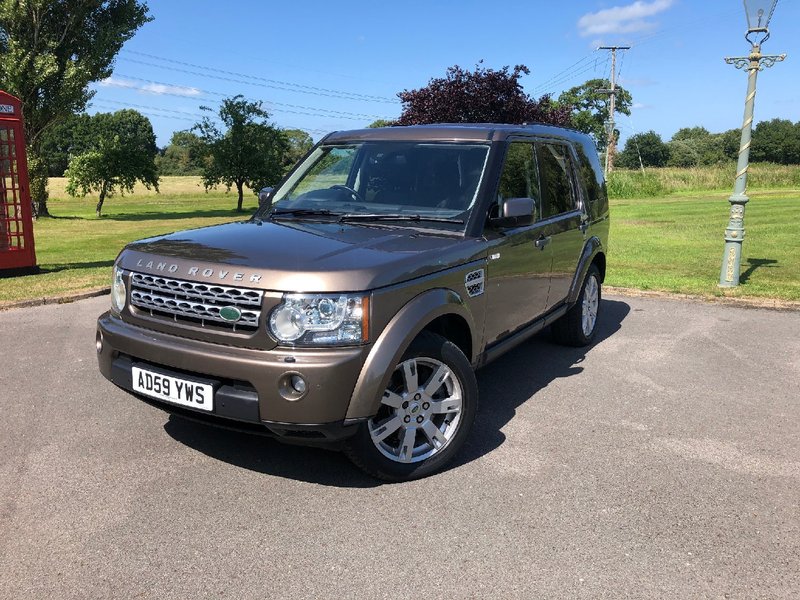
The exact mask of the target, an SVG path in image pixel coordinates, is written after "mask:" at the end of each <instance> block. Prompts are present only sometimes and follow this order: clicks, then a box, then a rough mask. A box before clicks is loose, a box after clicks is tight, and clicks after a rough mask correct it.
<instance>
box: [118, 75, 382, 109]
mask: <svg viewBox="0 0 800 600" xmlns="http://www.w3.org/2000/svg"><path fill="white" fill-rule="evenodd" d="M118 75H119V77H120V78H122V79H127V80H131V81H140V82H142V83H147V84H150V85H155V86H161V87H163V88H167V89H168V88H176V89H177V88H187V86H184V85H180V84H177V83H165V82H163V81H154V80H152V79H143V78H141V77H134V76H132V75H126V74H124V73H118ZM110 85H112V86H117V87H123V88H129V89H135V90H141V91H144V92H150V93H154V94H156V95H164V96H176V97H178V98H190V99H195V100H199V101H201V102H216V101H215V100H212V99H210V98H202V97H200V96H196V95H190V94H181V93H178V92H169V91H166V89H164V90H159V91H154V90H152V89H148V88H146V87H140V86H133V85H125V84H124V82H121V81H116V82H113V83H111V84H110ZM188 89H192V90H196V91H197V92H198V94H206V95H212V96H219V97H221V98H230V97H231V96H233V94H224V93H222V92H214V91H210V90H203V89H200V88H197V87H190V88H188ZM245 100H249V101H251V102H258V101H259V100H258V99H256V98H247V97H245ZM264 103H265V104H273V105H277V106H287V107H290V108H296V109H302V110H307V111H314V112H312V113H307V112H302V113H298V112H296V111H281V109H275V110H276V111H278V112H294V113H295V114H304V115H310V116H321V117H324V116H331V117H340V118H345V119H352V120H359V121H361V120H364V119H385V118H386V116H385V115H375V114H368V113H355V112H349V111H342V110H332V109H328V108H318V107H315V106H302V105H299V104H288V103H285V102H276V101H274V100H264ZM318 113H329V114H318Z"/></svg>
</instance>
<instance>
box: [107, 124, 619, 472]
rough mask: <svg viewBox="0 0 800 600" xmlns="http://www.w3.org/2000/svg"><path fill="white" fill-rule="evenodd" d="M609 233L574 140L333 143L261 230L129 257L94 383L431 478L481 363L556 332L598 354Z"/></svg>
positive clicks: (423, 138)
mask: <svg viewBox="0 0 800 600" xmlns="http://www.w3.org/2000/svg"><path fill="white" fill-rule="evenodd" d="M608 228H609V213H608V200H607V197H606V190H605V182H604V180H603V175H602V172H601V169H600V164H599V161H598V159H597V153H596V150H595V147H594V144H593V142H592V141H591V139H590V138H589V137H587V136H586V135H583V134H581V133H578V132H575V131H571V130H568V129H562V128H557V127H550V126H544V125H526V126H515V125H496V124H475V125H471V124H467V125H428V126H415V127H391V128H383V129H366V130H358V131H344V132H336V133H332V134H330V135H328V136H327V137H325V138H324V139H323V140H322V141H321V142H320V143H319V144H317V145H316V146H315V147H314V148H313V150H312V151H311V152H310V153H309V154H308V155H307V156H306V157H305V158H304V159H303V160H302V161H301V162H300V163H299V164H298V165H297V166H296V167H295V168H294V170H293V171H291V172H290V173H289V174H288V175H287V176H286V178H285V179H284V180H283V181H282V182H281V183H280V184H279V185H278V186H277V187H276V188H275V189H274V190H273V191H272V192H270V194H269V197H268V198H267V202H265V203H264V204H263V205H262V206H261V207H260V208H259V210H258V211H257V212H256V213H255V215H254V216H253V217H252V218H250V219H249V220H247V221H243V222H238V223H230V224H226V225H218V226H215V227H207V228H203V229H195V230H191V231H181V232H177V233H173V234H170V235H164V236H160V237H155V238H150V239H145V240H141V241H138V242H135V243H132V244H129V245H128V246H127V247H125V249H124V250H123V251H122V252H121V253H120V255H119V257H118V258H117V261H116V264H115V266H114V273H113V287H112V298H111V305H112V306H111V310H110V311H109V312H107V313H105V314H103V315H102V316H101V317H100V318H99V320H98V326H97V351H98V357H99V362H100V370H101V371H102V373H103V375H105V377H107V378H108V379H109V380H111V381H112V382H113V383H115V384H116V385H118V386H120V387H122V388H124V389H126V390H129V391H131V392H133V393H135V394H137V395H138V396H140V397H141V398H143V399H145V400H148V401H150V402H151V403H153V404H155V405H157V406H159V407H161V408H163V409H165V410H169V411H170V412H175V413H180V414H183V415H184V416H188V417H193V418H197V419H202V420H205V421H209V422H214V423H217V424H221V425H227V426H233V427H239V428H243V429H251V430H252V429H257V430H259V431H261V432H263V433H269V434H272V435H275V436H276V437H278V438H279V439H282V440H284V441H291V442H297V443H304V444H329V445H337V446H340V447H341V448H343V449H344V451H345V452H346V453H347V455H348V456H350V457H351V458H352V460H353V461H354V462H355V463H356V464H357V465H358V466H360V467H361V468H363V469H364V470H365V471H367V472H368V473H370V474H372V475H374V476H376V477H380V478H383V479H387V480H406V479H412V478H417V477H422V476H425V475H428V474H430V473H433V472H435V471H437V470H439V469H441V468H442V466H443V465H445V463H447V462H448V461H449V460H450V459H451V458H452V457H453V455H454V454H455V453H456V452H458V450H459V448H460V447H461V445H462V444H463V443H464V440H465V438H466V437H467V435H468V434H469V430H470V427H471V426H472V423H473V420H474V419H475V413H476V409H477V403H478V389H477V385H476V381H475V375H474V370H475V369H476V368H478V367H480V366H482V365H484V364H486V363H487V362H489V361H491V360H493V359H494V358H496V357H498V356H499V355H501V354H502V353H503V352H505V351H506V350H508V349H510V348H512V347H514V346H515V345H517V344H519V343H520V342H522V341H523V340H525V339H527V338H528V337H530V336H531V335H533V334H534V333H536V332H537V331H539V330H541V329H542V328H543V327H546V326H550V325H552V330H553V334H554V335H555V337H556V339H558V340H560V341H562V342H564V343H566V344H572V345H584V344H588V343H590V342H591V341H592V338H593V336H594V333H595V327H596V324H597V317H598V309H599V307H600V285H601V283H602V281H603V278H604V275H605V270H606V249H607V240H608ZM483 401H484V402H486V403H488V404H491V402H492V398H484V399H483Z"/></svg>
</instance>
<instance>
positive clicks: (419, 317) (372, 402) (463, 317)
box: [346, 288, 479, 419]
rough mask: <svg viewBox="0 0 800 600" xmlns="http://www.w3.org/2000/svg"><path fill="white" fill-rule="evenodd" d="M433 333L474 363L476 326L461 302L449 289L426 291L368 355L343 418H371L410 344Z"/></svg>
mask: <svg viewBox="0 0 800 600" xmlns="http://www.w3.org/2000/svg"><path fill="white" fill-rule="evenodd" d="M422 331H432V332H434V333H437V334H439V335H441V336H443V337H445V338H446V339H448V340H450V341H451V342H453V343H454V344H455V345H456V346H458V347H459V349H461V351H462V352H464V355H465V356H466V357H467V360H468V361H469V362H470V363H473V362H474V359H475V356H474V351H475V348H477V347H478V344H479V340H477V339H476V338H475V336H476V327H475V322H474V319H473V318H472V314H471V313H470V311H469V310H468V309H467V307H466V306H465V305H464V301H463V299H462V298H461V297H460V296H459V295H458V294H456V293H455V292H454V291H452V290H449V289H443V288H442V289H435V290H429V291H427V292H424V293H422V294H420V295H419V296H416V297H415V298H413V299H412V300H410V301H409V302H408V303H407V304H406V305H405V306H403V308H401V309H400V310H399V311H398V312H397V314H396V315H395V316H394V317H393V318H392V320H391V321H389V324H388V325H387V326H386V327H385V328H384V330H383V331H382V332H381V334H380V335H379V336H378V339H377V340H376V341H375V344H374V345H373V347H372V350H371V351H370V353H369V355H368V356H367V359H366V361H365V362H364V365H363V366H362V367H361V373H360V374H359V376H358V380H357V381H356V385H355V387H354V388H353V394H352V396H351V398H350V405H349V407H348V409H347V416H346V419H363V418H366V417H371V416H372V415H374V414H375V412H376V411H377V410H378V407H379V405H380V397H381V394H382V393H383V390H384V389H385V388H386V385H387V384H388V382H389V378H390V377H391V374H392V370H393V369H394V367H395V365H397V363H398V362H399V361H400V358H401V357H402V356H403V353H404V352H405V351H406V349H407V348H408V347H409V345H410V344H411V342H412V341H413V340H414V339H415V338H416V337H417V336H418V335H419V334H420V333H421V332H422Z"/></svg>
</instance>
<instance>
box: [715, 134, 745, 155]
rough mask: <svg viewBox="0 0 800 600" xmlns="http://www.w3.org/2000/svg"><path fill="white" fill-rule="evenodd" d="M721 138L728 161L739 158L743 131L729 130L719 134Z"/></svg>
mask: <svg viewBox="0 0 800 600" xmlns="http://www.w3.org/2000/svg"><path fill="white" fill-rule="evenodd" d="M719 135H720V136H721V142H720V143H721V144H722V153H723V154H724V155H725V158H727V159H733V160H736V159H737V158H739V144H740V143H741V140H742V130H741V129H729V130H728V131H725V132H723V133H720V134H719Z"/></svg>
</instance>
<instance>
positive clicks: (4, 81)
mask: <svg viewBox="0 0 800 600" xmlns="http://www.w3.org/2000/svg"><path fill="white" fill-rule="evenodd" d="M150 20H151V18H150V16H149V15H148V9H147V5H146V4H145V3H144V2H139V1H138V0H25V1H22V0H0V89H4V90H6V91H8V92H9V93H11V94H14V95H15V96H17V97H18V98H20V100H22V107H23V111H24V113H25V140H26V142H27V144H28V166H29V175H30V178H31V181H30V190H31V197H32V200H33V205H34V206H33V208H34V211H35V214H37V215H47V214H48V212H47V158H46V157H45V156H43V154H42V135H43V134H44V133H45V132H46V131H47V130H48V129H49V128H50V127H52V126H54V125H55V124H57V123H59V122H60V121H63V120H65V119H66V118H67V117H68V116H69V115H72V114H75V113H78V112H81V111H83V110H84V108H85V107H86V103H87V101H88V100H89V99H90V98H91V97H92V95H93V94H94V92H93V91H90V90H89V88H88V85H89V84H90V83H92V82H94V81H98V80H100V79H103V78H106V77H108V76H110V75H111V71H112V66H113V62H114V57H115V56H116V55H117V53H118V52H119V51H120V49H121V48H122V45H123V44H124V43H125V42H126V41H128V40H129V39H130V38H131V37H133V34H134V33H136V30H137V29H139V28H140V27H141V26H142V25H144V24H145V23H147V22H148V21H150Z"/></svg>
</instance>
